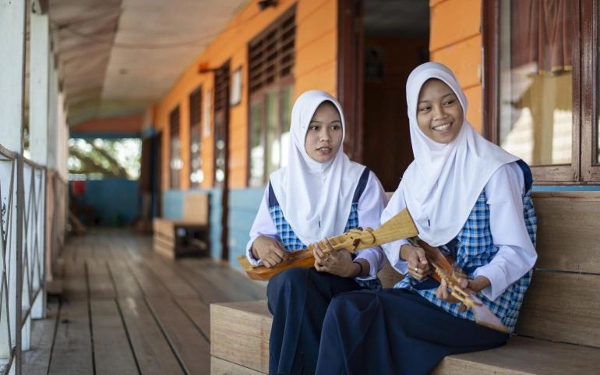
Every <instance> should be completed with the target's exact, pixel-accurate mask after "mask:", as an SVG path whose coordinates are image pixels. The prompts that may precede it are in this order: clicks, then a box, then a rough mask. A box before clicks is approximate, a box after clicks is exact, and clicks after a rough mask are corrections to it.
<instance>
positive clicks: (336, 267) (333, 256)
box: [313, 240, 358, 277]
mask: <svg viewBox="0 0 600 375" xmlns="http://www.w3.org/2000/svg"><path fill="white" fill-rule="evenodd" d="M324 245H325V251H323V250H321V249H320V248H319V246H318V245H317V244H314V247H313V255H314V257H315V269H316V270H317V271H319V272H329V273H331V274H334V275H337V276H341V277H354V276H355V275H356V272H357V268H358V266H357V265H355V264H354V263H352V254H351V253H350V252H349V251H348V250H346V249H342V250H336V251H334V250H333V247H332V246H331V244H330V243H329V240H326V241H324Z"/></svg>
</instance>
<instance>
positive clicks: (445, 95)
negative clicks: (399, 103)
mask: <svg viewBox="0 0 600 375" xmlns="http://www.w3.org/2000/svg"><path fill="white" fill-rule="evenodd" d="M448 96H454V97H456V98H458V96H456V94H455V93H454V92H453V91H452V92H449V93H447V94H444V95H443V96H442V99H446V98H447V97H448ZM429 102H432V100H419V102H418V103H417V104H420V103H429Z"/></svg>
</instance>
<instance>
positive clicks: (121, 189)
mask: <svg viewBox="0 0 600 375" xmlns="http://www.w3.org/2000/svg"><path fill="white" fill-rule="evenodd" d="M599 11H600V1H598V0H575V1H570V0H518V1H512V0H511V1H504V0H227V1H208V0H205V1H197V2H190V1H184V0H179V1H172V2H171V1H169V2H166V1H165V2H161V1H160V0H110V1H109V0H107V1H100V0H85V1H83V0H80V1H76V0H0V129H1V131H0V199H1V203H0V204H1V206H2V227H1V228H2V229H1V234H2V241H0V242H1V243H2V256H3V268H2V279H1V280H0V283H1V285H2V288H1V296H0V335H1V336H0V374H1V373H5V372H6V373H20V371H21V369H22V363H21V361H22V358H23V353H25V352H26V351H27V349H29V347H30V342H29V340H30V339H29V337H30V335H31V325H32V324H33V322H34V321H36V320H37V319H43V318H44V316H45V314H46V292H47V290H46V285H47V283H48V282H50V281H54V280H56V279H59V278H60V274H59V266H58V264H59V258H60V252H61V249H63V248H64V247H65V246H66V244H67V243H68V241H69V238H70V237H71V236H72V232H73V230H74V226H76V223H77V222H84V223H85V224H89V225H90V226H91V225H93V224H94V222H96V224H97V222H98V220H100V224H102V225H108V226H111V227H125V226H128V225H129V226H132V225H133V224H134V222H133V221H134V219H135V220H136V221H137V224H139V225H140V226H144V225H145V228H146V229H151V225H152V222H153V220H155V219H157V218H162V219H167V220H180V219H182V218H183V217H184V214H185V212H186V211H190V210H191V211H194V208H193V207H186V202H194V199H195V197H197V196H198V194H205V195H206V196H207V198H208V200H207V202H206V205H207V207H206V211H205V212H206V215H207V219H206V221H207V224H208V226H207V227H208V228H209V233H208V234H207V235H206V239H207V241H208V244H206V246H207V249H208V250H207V251H208V253H209V255H210V258H211V259H213V260H215V261H217V262H224V264H226V265H228V266H229V267H231V268H234V269H236V270H239V269H240V266H239V264H238V262H237V260H236V258H237V257H238V256H239V255H241V254H244V251H245V246H246V242H247V240H248V232H249V229H250V226H251V224H252V221H253V219H254V216H255V214H256V211H257V208H258V204H259V203H260V200H261V198H262V195H263V192H264V188H265V186H266V184H267V182H268V177H269V174H270V173H271V172H272V171H274V170H276V169H278V168H280V167H281V166H283V165H285V158H286V155H287V135H288V133H289V126H290V122H289V118H290V112H291V108H292V105H293V103H294V101H295V99H296V97H297V96H298V95H300V94H301V93H302V92H304V91H306V90H310V89H322V90H325V91H327V92H329V93H331V94H332V95H334V96H335V97H337V98H338V99H339V101H340V103H341V104H342V107H343V109H344V116H345V119H346V124H347V136H346V140H345V144H344V149H345V152H346V153H347V154H348V155H349V156H350V158H351V159H353V160H355V161H358V162H361V163H363V164H365V165H367V166H368V167H369V168H370V169H371V170H373V171H374V172H375V173H376V174H377V176H378V177H379V179H380V180H381V181H382V183H383V185H384V188H385V189H386V191H393V190H395V188H396V187H397V185H398V183H399V181H400V178H401V177H402V173H403V171H404V169H405V168H406V167H407V166H408V164H409V163H410V162H411V161H412V150H411V144H410V139H409V130H408V120H407V116H406V98H405V83H406V78H407V77H408V74H409V73H410V71H411V70H412V69H413V68H414V67H415V66H417V65H418V64H420V63H422V62H426V61H437V62H441V63H444V64H446V65H448V66H449V67H450V68H451V69H452V70H453V71H454V72H455V73H456V75H457V78H458V81H459V82H460V83H461V85H462V86H463V89H464V91H465V93H466V94H467V98H468V102H469V108H468V112H467V119H468V120H469V122H470V123H471V124H472V125H473V126H474V127H475V128H476V129H478V130H479V131H480V133H481V134H483V135H484V136H485V137H486V138H487V139H489V140H490V141H492V142H494V143H497V144H499V145H501V146H502V147H504V148H505V149H506V150H508V151H510V152H512V153H514V154H516V155H518V156H519V157H521V158H522V159H523V160H525V161H526V162H527V163H529V164H530V165H531V166H532V171H533V174H534V185H535V189H536V191H537V192H539V193H540V194H541V195H544V194H545V195H544V197H548V196H550V197H555V198H556V200H557V201H558V202H561V203H560V204H558V206H560V207H562V208H567V209H568V208H569V207H572V208H573V209H574V210H575V209H576V208H578V207H580V208H581V209H584V208H585V209H589V210H590V211H584V212H583V211H582V212H580V211H573V212H569V213H568V215H567V216H568V217H572V218H581V222H580V223H579V224H577V223H575V224H577V225H575V224H573V223H571V224H572V225H569V227H578V228H587V227H588V226H589V224H590V223H589V222H587V221H586V220H588V219H590V218H591V217H593V216H594V215H595V213H597V212H598V208H597V207H595V206H597V202H598V200H599V198H600V193H598V191H599V190H600V134H599V133H600V121H599V111H598V108H599V107H598V93H599V92H600V90H599V88H600V72H599V61H600V60H598V50H599V48H598V47H599V45H600V42H599V33H600V31H599V30H600V27H599V19H600V17H599ZM190 16H192V17H190ZM136 30H137V31H138V34H136ZM189 30H192V31H189ZM144 35H145V37H144ZM149 35H156V39H155V40H151V38H150V37H149ZM170 35H176V36H177V38H175V37H173V38H171V39H169V36H170ZM180 49H181V51H180ZM157 51H158V52H157ZM151 53H152V55H151ZM121 59H122V60H121ZM119 63H122V65H119ZM153 65H155V66H153ZM174 66H177V67H178V68H177V70H173V69H174V68H173V67H174ZM149 69H152V70H149ZM150 71H151V72H152V76H148V75H143V73H142V72H150ZM109 78H110V79H111V80H110V81H109V80H108V79H109ZM122 138H123V139H137V140H139V141H140V142H141V160H140V173H139V178H137V179H135V180H128V179H126V178H123V179H99V180H95V179H90V178H86V176H83V177H81V176H79V177H78V178H76V179H74V178H73V175H72V174H70V172H69V145H70V142H73V140H76V139H85V140H90V141H91V140H94V139H122ZM474 173H476V171H474ZM73 194H80V198H81V199H84V200H85V205H84V206H85V207H83V206H82V207H83V208H82V207H80V208H82V209H81V210H80V211H78V212H77V213H75V212H74V211H72V210H70V209H69V207H72V203H73V202H72V200H73ZM552 202H554V201H552ZM564 202H573V205H570V204H564ZM581 202H586V203H585V204H584V205H582V206H580V205H578V204H577V203H581ZM552 204H553V203H551V204H550V205H552ZM100 212H109V213H106V214H103V215H106V221H102V220H103V219H102V218H99V215H100ZM203 212H204V211H203ZM191 214H192V215H194V214H195V213H194V212H192V213H191ZM78 215H79V216H78ZM86 215H88V216H86ZM94 215H95V216H94ZM556 215H559V216H560V213H557V214H556ZM70 216H71V217H70ZM86 218H87V219H86ZM86 220H87V221H86ZM584 222H585V223H584ZM75 229H76V228H75ZM578 236H580V238H581V237H585V238H592V237H593V236H592V234H590V233H588V232H585V233H574V234H573V236H569V237H568V239H569V240H570V241H572V242H577V238H578ZM596 239H597V238H596ZM565 241H566V240H565ZM598 243H600V241H597V240H596V241H595V242H593V241H590V242H585V244H586V246H588V248H586V249H585V252H584V253H579V252H575V253H574V255H572V256H573V257H574V258H569V259H565V258H568V255H567V253H568V252H569V251H571V249H566V248H565V249H563V251H564V253H565V254H564V256H560V255H558V254H555V255H554V257H553V258H552V259H553V262H548V263H547V264H544V265H545V266H547V267H548V268H552V269H561V270H563V271H564V272H561V276H560V277H561V278H560V280H563V278H564V280H565V283H566V285H577V283H578V280H580V278H581V277H582V275H585V280H586V282H587V283H588V284H587V285H589V283H593V282H595V281H597V280H598V279H599V278H600V247H599V245H598ZM596 285H600V284H596ZM594 290H595V291H596V292H597V291H598V290H597V287H595V289H594ZM598 296H600V293H591V295H587V296H586V298H587V299H589V303H587V304H583V302H582V303H580V304H579V305H578V306H579V308H577V309H576V310H577V311H588V309H591V307H594V306H595V307H598V306H600V299H599V298H600V297H598ZM594 311H595V312H592V311H590V314H591V315H590V316H588V318H587V319H584V318H582V320H581V322H583V323H582V326H585V325H589V324H590V319H591V320H592V321H593V322H595V323H592V324H595V328H598V326H599V325H600V323H599V322H600V316H599V315H598V312H597V311H599V310H598V309H594ZM584 315H585V314H584ZM583 331H585V329H583ZM580 333H581V334H582V335H583V336H582V337H583V338H580V339H572V338H571V337H570V336H569V339H567V340H566V341H568V342H571V343H574V344H577V345H584V346H586V347H593V348H599V347H600V336H599V335H598V334H597V330H596V333H594V332H587V333H585V332H580ZM138 369H139V366H138ZM3 371H4V372H3Z"/></svg>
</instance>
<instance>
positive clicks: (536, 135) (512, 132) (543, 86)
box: [483, 0, 600, 184]
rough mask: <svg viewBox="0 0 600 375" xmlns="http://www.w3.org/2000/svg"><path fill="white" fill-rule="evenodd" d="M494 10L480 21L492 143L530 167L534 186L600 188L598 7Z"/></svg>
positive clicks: (553, 4)
mask: <svg viewBox="0 0 600 375" xmlns="http://www.w3.org/2000/svg"><path fill="white" fill-rule="evenodd" d="M490 4H493V6H492V7H489V8H486V11H487V10H490V12H484V20H483V21H484V28H483V29H484V34H485V35H484V51H485V60H486V62H485V64H486V72H488V73H486V76H485V77H484V90H485V93H484V96H485V97H486V98H487V102H486V103H485V105H486V108H485V109H484V113H485V116H486V118H485V120H487V121H486V123H487V124H486V125H487V126H488V127H487V128H486V131H487V132H488V134H489V137H490V138H491V139H492V140H494V141H496V142H497V143H498V144H499V145H501V146H502V147H503V148H505V149H506V150H508V151H510V152H512V153H513V154H515V155H517V156H519V157H521V158H522V159H523V160H525V161H526V162H528V163H529V164H530V165H531V166H532V167H533V172H534V180H535V182H536V184H556V183H569V184H570V183H587V182H598V181H600V168H599V163H598V160H599V151H598V150H599V146H600V144H599V143H598V142H599V141H598V136H597V135H598V120H597V118H596V117H597V112H598V111H597V104H596V100H595V98H596V95H597V94H596V93H597V89H598V86H599V84H600V83H599V82H598V66H597V51H598V35H597V34H594V30H596V33H597V23H598V15H599V14H598V0H582V1H569V0H511V1H500V0H494V1H490ZM486 13H487V14H486ZM494 35H499V38H498V39H495V37H494ZM591 82H594V84H590V83H591Z"/></svg>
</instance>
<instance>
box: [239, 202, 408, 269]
mask: <svg viewBox="0 0 600 375" xmlns="http://www.w3.org/2000/svg"><path fill="white" fill-rule="evenodd" d="M418 233H419V231H418V230H417V227H416V226H415V223H414V222H413V220H412V218H411V216H410V213H409V212H408V210H406V209H404V210H402V211H400V212H399V213H398V214H396V215H395V216H393V217H391V218H390V219H389V220H388V221H386V222H385V223H383V224H382V225H381V226H380V227H379V228H377V229H371V228H366V229H364V230H363V229H360V228H358V229H352V230H349V231H348V232H346V233H343V234H341V235H339V236H335V237H329V238H327V239H325V240H321V241H319V242H317V243H316V245H317V246H319V248H320V249H321V250H323V251H324V252H327V248H326V247H325V241H327V240H328V241H329V243H330V244H331V246H332V247H333V251H337V250H341V249H346V250H348V251H350V252H352V253H355V252H357V251H359V250H363V249H367V248H369V247H374V246H379V245H383V244H386V243H388V242H392V241H396V240H399V239H402V238H408V237H413V236H416V235H417V234H418ZM313 246H314V245H310V246H309V247H308V248H307V249H304V250H298V251H294V252H291V253H289V254H288V258H287V259H286V260H285V261H284V262H282V263H280V264H278V265H277V266H275V267H271V268H267V267H265V266H253V265H252V264H250V262H248V259H247V258H246V256H245V255H241V256H239V257H238V258H237V259H238V262H239V263H240V264H241V266H242V268H244V270H245V271H246V273H247V274H248V277H250V278H251V279H253V280H262V281H265V280H269V279H270V278H271V277H273V276H274V275H276V274H278V273H279V272H281V271H283V270H286V269H288V268H292V267H304V268H310V267H313V266H314V264H315V258H314V256H313Z"/></svg>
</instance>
